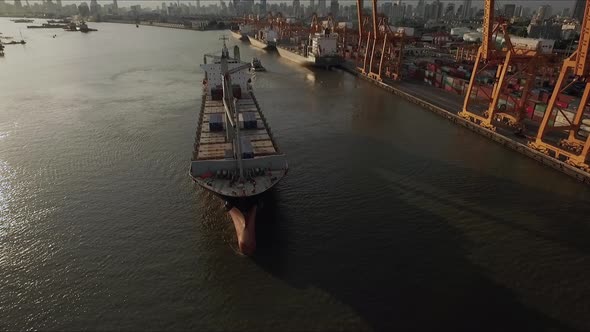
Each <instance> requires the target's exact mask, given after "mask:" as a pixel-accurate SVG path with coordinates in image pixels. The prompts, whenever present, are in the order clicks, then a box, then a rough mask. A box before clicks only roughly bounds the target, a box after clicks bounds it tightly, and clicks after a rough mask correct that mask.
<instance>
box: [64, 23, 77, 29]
mask: <svg viewBox="0 0 590 332" xmlns="http://www.w3.org/2000/svg"><path fill="white" fill-rule="evenodd" d="M64 30H65V31H78V28H77V27H76V23H75V22H70V24H69V25H68V26H66V27H65V28H64Z"/></svg>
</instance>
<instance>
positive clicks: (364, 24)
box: [357, 0, 404, 81]
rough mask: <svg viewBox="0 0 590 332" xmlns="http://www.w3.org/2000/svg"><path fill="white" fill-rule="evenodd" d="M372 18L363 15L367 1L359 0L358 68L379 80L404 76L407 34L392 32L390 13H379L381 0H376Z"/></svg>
mask: <svg viewBox="0 0 590 332" xmlns="http://www.w3.org/2000/svg"><path fill="white" fill-rule="evenodd" d="M372 2H373V6H372V17H371V18H372V19H371V21H370V22H371V24H369V20H366V19H365V18H364V17H363V0H357V11H358V13H357V15H358V32H359V34H358V36H359V37H358V53H357V54H358V56H357V60H358V62H357V63H358V68H359V72H360V73H361V74H362V75H366V76H368V77H369V78H372V79H374V80H377V81H382V80H383V79H385V78H387V79H391V80H398V79H400V78H401V65H402V58H403V42H404V33H403V31H402V32H401V33H399V32H397V31H391V28H390V25H389V21H388V18H387V16H386V15H380V14H379V13H377V0H372Z"/></svg>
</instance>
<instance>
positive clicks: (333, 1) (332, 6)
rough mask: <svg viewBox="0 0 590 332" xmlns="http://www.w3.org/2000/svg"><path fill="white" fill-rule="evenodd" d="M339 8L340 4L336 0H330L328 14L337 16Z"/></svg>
mask: <svg viewBox="0 0 590 332" xmlns="http://www.w3.org/2000/svg"><path fill="white" fill-rule="evenodd" d="M339 9H340V5H339V4H338V0H331V1H330V14H332V17H338V11H339Z"/></svg>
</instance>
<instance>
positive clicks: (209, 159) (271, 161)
mask: <svg viewBox="0 0 590 332" xmlns="http://www.w3.org/2000/svg"><path fill="white" fill-rule="evenodd" d="M207 59H211V60H212V62H210V63H207ZM201 68H203V69H204V70H205V80H204V82H203V83H204V86H203V102H202V106H201V112H200V114H199V121H198V127H197V132H196V138H195V144H194V151H193V157H192V161H191V167H190V176H191V177H192V179H193V181H194V182H196V183H197V184H199V185H200V186H201V187H203V188H205V189H207V190H210V191H212V192H213V193H216V194H218V195H221V196H222V197H249V196H254V195H258V194H261V193H263V192H265V191H267V190H268V189H270V188H272V187H273V186H274V185H276V184H277V183H278V182H279V181H280V180H281V179H282V178H283V177H284V176H285V175H286V174H287V170H288V164H287V160H286V157H285V155H284V154H283V153H282V152H281V151H280V150H279V147H278V146H277V144H276V141H275V140H274V138H273V135H272V132H271V130H270V127H269V126H268V123H267V121H266V119H265V117H264V114H263V113H262V111H261V110H260V106H259V105H258V102H257V100H256V98H255V96H254V93H253V92H252V89H251V86H250V74H249V71H248V69H249V68H250V64H249V63H244V62H241V61H240V58H239V48H238V47H237V46H235V48H234V57H233V58H231V57H230V55H229V51H228V49H227V46H226V44H225V41H224V43H223V49H222V52H221V56H216V55H210V54H207V55H205V57H204V64H202V65H201Z"/></svg>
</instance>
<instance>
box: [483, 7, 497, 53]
mask: <svg viewBox="0 0 590 332" xmlns="http://www.w3.org/2000/svg"><path fill="white" fill-rule="evenodd" d="M494 1H495V0H486V1H484V18H483V33H482V38H481V52H482V54H481V55H482V58H483V59H484V60H487V59H488V58H489V56H490V52H491V51H492V48H491V43H492V34H493V31H494Z"/></svg>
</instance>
